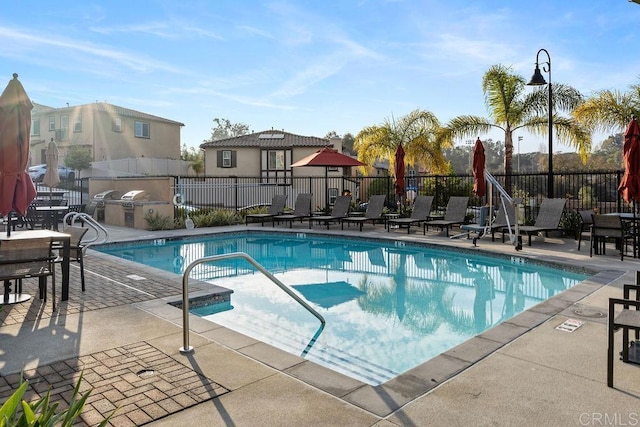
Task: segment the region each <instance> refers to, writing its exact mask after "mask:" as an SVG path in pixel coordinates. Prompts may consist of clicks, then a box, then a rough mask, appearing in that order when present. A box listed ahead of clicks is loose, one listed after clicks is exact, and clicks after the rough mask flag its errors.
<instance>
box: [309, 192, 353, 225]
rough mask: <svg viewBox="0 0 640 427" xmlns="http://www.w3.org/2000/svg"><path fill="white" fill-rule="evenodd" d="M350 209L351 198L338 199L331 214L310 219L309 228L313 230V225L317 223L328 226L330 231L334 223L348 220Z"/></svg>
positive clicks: (339, 197)
mask: <svg viewBox="0 0 640 427" xmlns="http://www.w3.org/2000/svg"><path fill="white" fill-rule="evenodd" d="M350 207H351V197H349V196H338V197H336V202H335V203H334V204H333V209H331V214H330V215H319V216H311V217H309V228H311V226H312V224H313V223H314V222H315V223H318V224H320V223H322V224H324V225H326V226H327V230H328V229H329V225H330V224H332V223H334V222H340V221H341V220H342V219H343V218H346V217H347V216H348V215H349V208H350Z"/></svg>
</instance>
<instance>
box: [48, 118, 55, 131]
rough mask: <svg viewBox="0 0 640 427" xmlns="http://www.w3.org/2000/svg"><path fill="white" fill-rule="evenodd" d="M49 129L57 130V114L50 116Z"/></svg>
mask: <svg viewBox="0 0 640 427" xmlns="http://www.w3.org/2000/svg"><path fill="white" fill-rule="evenodd" d="M49 130H50V131H54V130H56V116H49Z"/></svg>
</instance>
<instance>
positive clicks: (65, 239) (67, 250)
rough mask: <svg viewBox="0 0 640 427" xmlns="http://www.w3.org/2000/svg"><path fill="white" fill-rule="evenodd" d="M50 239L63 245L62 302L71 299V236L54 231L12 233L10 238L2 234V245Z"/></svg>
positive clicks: (0, 240)
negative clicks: (24, 240) (5, 242)
mask: <svg viewBox="0 0 640 427" xmlns="http://www.w3.org/2000/svg"><path fill="white" fill-rule="evenodd" d="M46 237H48V238H50V239H51V240H52V242H56V243H61V244H62V264H61V265H62V295H61V298H60V299H61V300H62V301H66V300H68V299H69V259H70V257H71V235H70V234H67V233H61V232H59V231H53V230H24V231H12V232H11V235H10V236H7V235H6V234H5V233H0V245H1V244H2V242H3V241H7V240H18V239H38V238H46Z"/></svg>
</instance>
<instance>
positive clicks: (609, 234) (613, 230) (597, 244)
mask: <svg viewBox="0 0 640 427" xmlns="http://www.w3.org/2000/svg"><path fill="white" fill-rule="evenodd" d="M591 219H592V221H593V223H592V224H591V249H590V250H589V256H590V257H592V256H593V253H594V251H595V253H596V254H598V253H602V254H603V255H604V254H605V252H606V251H605V248H606V243H607V239H614V240H615V241H616V246H617V247H619V248H620V261H624V253H625V251H626V247H627V243H628V241H629V240H631V241H633V235H632V234H631V233H630V232H629V230H627V229H626V228H625V227H624V224H623V223H622V219H621V218H620V216H619V215H591Z"/></svg>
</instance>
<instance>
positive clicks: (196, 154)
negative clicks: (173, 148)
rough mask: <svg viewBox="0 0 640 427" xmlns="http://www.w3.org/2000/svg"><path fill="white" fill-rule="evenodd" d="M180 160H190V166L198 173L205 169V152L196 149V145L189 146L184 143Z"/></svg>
mask: <svg viewBox="0 0 640 427" xmlns="http://www.w3.org/2000/svg"><path fill="white" fill-rule="evenodd" d="M180 160H184V161H186V162H189V166H191V169H193V171H194V172H195V173H196V175H199V174H201V173H202V172H203V171H204V152H203V151H201V150H196V148H195V147H187V145H186V144H184V145H182V149H181V150H180Z"/></svg>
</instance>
